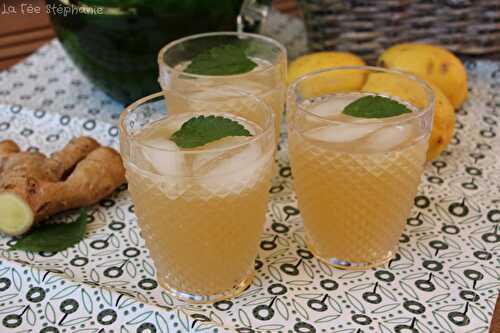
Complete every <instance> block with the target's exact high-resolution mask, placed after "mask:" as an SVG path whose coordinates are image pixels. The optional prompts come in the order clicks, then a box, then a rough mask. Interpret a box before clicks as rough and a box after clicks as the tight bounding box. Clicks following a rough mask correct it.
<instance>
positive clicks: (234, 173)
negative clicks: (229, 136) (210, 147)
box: [193, 137, 269, 193]
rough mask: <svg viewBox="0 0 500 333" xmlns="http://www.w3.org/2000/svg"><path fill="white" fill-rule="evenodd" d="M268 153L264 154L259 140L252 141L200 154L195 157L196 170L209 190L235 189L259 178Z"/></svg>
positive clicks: (227, 190) (224, 191)
mask: <svg viewBox="0 0 500 333" xmlns="http://www.w3.org/2000/svg"><path fill="white" fill-rule="evenodd" d="M241 138H242V137H238V139H240V140H241ZM247 140H248V139H247ZM243 142H244V141H243ZM228 145H229V143H228ZM233 145H234V143H233ZM267 155H269V154H267ZM267 155H266V156H265V155H264V154H263V152H262V149H261V146H260V144H258V143H256V142H252V143H249V144H247V145H244V146H243V147H241V148H235V149H231V150H230V151H223V152H214V153H210V154H209V155H205V156H203V157H201V156H200V157H197V158H196V160H195V161H193V168H196V171H194V174H195V176H197V177H199V183H200V185H201V186H202V187H203V188H205V189H206V190H208V191H210V192H218V193H234V192H235V191H239V190H240V189H243V188H242V187H243V186H244V187H245V188H248V187H251V186H252V183H254V182H256V181H257V180H258V179H259V177H260V172H259V171H260V168H262V167H263V165H264V163H265V162H266V161H267V158H268V156H267ZM266 157H267V158H266ZM194 170H195V169H194ZM242 184H244V185H242Z"/></svg>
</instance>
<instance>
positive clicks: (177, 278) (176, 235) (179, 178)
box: [120, 90, 276, 302]
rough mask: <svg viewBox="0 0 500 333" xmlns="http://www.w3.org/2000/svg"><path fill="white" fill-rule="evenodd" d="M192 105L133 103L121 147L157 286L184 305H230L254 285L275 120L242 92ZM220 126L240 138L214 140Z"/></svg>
mask: <svg viewBox="0 0 500 333" xmlns="http://www.w3.org/2000/svg"><path fill="white" fill-rule="evenodd" d="M194 96H196V94H193V95H189V96H185V95H181V94H177V93H175V92H162V93H157V94H154V95H150V96H148V97H145V98H143V99H141V100H138V101H137V102H135V103H133V104H132V105H130V106H129V107H127V108H126V110H125V112H123V113H122V115H121V118H120V145H121V153H122V156H123V159H124V162H125V167H126V170H127V180H128V182H129V190H130V193H131V196H132V199H133V202H134V204H135V210H136V214H137V216H138V219H139V225H140V227H141V231H142V236H143V237H144V239H145V241H146V245H147V247H148V248H149V250H150V254H151V257H152V258H153V261H154V262H155V265H156V269H157V277H158V280H159V282H160V284H161V285H162V286H163V287H164V288H166V289H167V290H168V291H169V292H170V293H171V294H173V295H174V296H176V297H177V298H180V299H182V300H186V301H191V302H213V301H217V300H220V299H223V298H227V297H232V296H235V295H237V294H238V293H239V292H240V291H242V290H243V289H244V288H246V287H247V286H248V285H249V283H250V282H251V280H252V277H253V272H254V259H255V256H256V254H257V248H258V243H259V238H260V234H261V231H262V228H263V225H264V221H265V212H266V208H267V197H268V189H269V186H270V178H271V170H272V161H273V154H274V149H275V146H276V142H275V138H274V113H273V112H272V110H271V109H270V108H269V106H268V105H267V104H266V103H264V102H263V101H262V100H261V99H259V98H257V97H254V96H251V95H249V94H247V93H245V92H239V91H238V92H237V91H235V90H232V91H231V94H226V96H225V99H203V100H196V99H195V98H194ZM165 99H167V102H166V101H165ZM173 107H178V108H179V109H177V110H171V108H173ZM200 119H201V120H202V121H201V122H200V121H199V120H200ZM214 119H215V120H219V121H221V122H217V123H214ZM221 119H222V120H221ZM193 120H195V121H194V122H193ZM196 122H197V123H196ZM195 123H196V124H195ZM227 123H230V125H231V126H232V127H235V126H236V127H237V128H238V130H240V131H244V132H245V133H246V134H245V135H244V136H243V135H240V134H241V133H240V134H237V135H236V134H234V133H233V134H231V133H230V134H231V135H228V136H225V137H223V138H220V137H219V138H214V135H218V134H220V133H221V132H224V131H227V130H228V129H227V128H226V127H227ZM188 124H190V125H189V126H188ZM200 124H201V125H200ZM214 124H215V125H214ZM196 126H198V127H196ZM214 129H215V131H214ZM179 133H182V135H179ZM210 137H212V139H211V140H212V141H210V142H208V143H203V141H204V140H205V141H206V140H207V138H210ZM174 138H175V139H174ZM176 140H177V141H176ZM179 140H180V141H179ZM193 140H194V141H193ZM200 140H201V142H200ZM196 144H197V145H198V146H196V147H195V145H196Z"/></svg>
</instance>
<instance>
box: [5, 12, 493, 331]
mask: <svg viewBox="0 0 500 333" xmlns="http://www.w3.org/2000/svg"><path fill="white" fill-rule="evenodd" d="M276 22H277V24H275V25H273V27H274V32H273V33H276V34H278V39H281V40H284V41H285V42H286V44H287V45H289V46H290V45H292V47H291V50H292V54H298V53H300V51H301V50H303V45H304V44H303V37H298V36H301V34H300V32H301V27H300V25H298V24H296V22H292V23H289V22H288V21H286V20H285V19H284V18H283V17H280V16H277V18H276ZM287 22H288V23H287ZM285 27H286V28H287V29H288V30H287V31H290V29H292V31H295V32H294V33H292V34H290V33H288V34H283V32H282V31H281V30H282V29H284V28H285ZM294 29H295V30H294ZM283 36H285V38H283ZM293 45H295V46H293ZM301 48H302V49H301ZM467 69H468V72H469V86H470V98H469V100H468V101H467V103H466V104H465V105H464V107H463V108H462V109H461V110H459V112H458V114H457V117H458V118H457V130H456V134H455V136H454V139H453V141H452V143H451V144H450V146H449V147H448V148H447V150H446V151H445V152H444V153H443V154H442V155H441V157H440V158H439V159H437V160H436V161H434V162H432V163H430V164H429V165H428V166H427V168H426V169H425V173H424V175H423V177H422V184H421V186H420V188H419V192H418V195H417V197H416V198H415V206H414V208H413V210H412V212H411V217H410V218H409V219H408V221H407V227H406V229H405V231H404V234H403V235H402V236H401V239H400V248H399V251H398V254H397V256H396V257H395V258H394V259H393V260H392V261H391V262H390V264H389V265H386V266H385V267H379V268H376V269H371V270H367V271H353V272H349V271H340V270H334V269H332V268H330V267H329V266H327V265H325V264H323V263H322V262H321V261H318V260H317V259H316V258H315V257H314V256H313V255H312V254H311V253H310V252H309V251H308V250H307V248H306V245H305V243H304V233H303V227H302V220H301V217H300V215H299V211H298V209H297V204H296V200H295V195H294V193H293V191H292V183H291V173H290V167H289V163H288V160H287V157H286V144H284V145H282V147H283V148H284V149H282V150H281V151H280V152H279V156H278V170H279V175H278V176H277V177H275V179H274V180H273V187H272V189H271V200H270V203H269V209H268V212H267V216H268V219H267V224H266V226H265V230H264V232H263V234H262V242H261V248H260V250H259V256H258V259H257V260H256V263H255V266H256V271H257V274H256V277H255V280H254V282H253V284H252V286H251V287H250V288H249V289H248V290H246V291H245V292H244V293H243V294H242V295H241V296H239V297H237V298H234V299H231V300H227V301H222V302H218V303H216V304H213V305H188V304H184V303H182V302H179V301H176V300H174V299H172V298H171V297H170V296H169V295H168V294H166V293H165V292H164V291H163V290H162V289H161V288H160V287H159V286H158V284H157V282H156V280H155V268H154V264H153V262H152V261H151V259H150V257H149V255H148V251H147V249H146V248H145V246H144V241H143V240H142V238H141V236H140V230H139V228H138V226H137V221H136V217H135V215H134V214H133V205H132V202H131V200H130V197H129V195H128V192H127V191H126V187H122V188H121V189H119V190H118V191H117V192H116V193H115V194H114V195H113V197H112V198H110V199H107V200H104V201H103V202H101V203H100V205H97V206H95V207H92V209H91V212H92V217H91V218H90V220H91V221H90V222H91V223H90V224H89V225H88V233H87V236H86V238H85V239H84V240H83V241H82V242H80V243H79V244H78V245H77V246H74V247H72V248H69V249H67V250H65V251H62V252H59V253H47V252H42V253H28V252H22V251H13V252H10V251H6V249H7V248H8V246H9V244H12V242H13V240H12V239H11V238H9V237H4V236H0V332H42V333H52V332H74V333H77V332H80V333H83V332H85V333H94V332H95V333H97V332H103V333H104V332H106V333H111V332H113V333H126V332H143V333H145V332H148V333H151V332H162V333H166V332H189V331H191V332H200V331H210V332H212V331H214V332H216V331H219V332H222V331H234V330H236V331H238V332H267V331H269V332H304V333H307V332H346V333H347V332H351V333H358V332H382V333H389V332H397V333H403V332H422V333H431V332H446V333H455V332H476V333H479V332H487V331H488V324H489V322H490V320H491V317H492V313H493V309H494V307H495V301H496V298H497V294H498V290H499V288H500V256H499V252H500V228H498V225H499V223H500V139H499V136H500V131H499V125H498V124H499V122H500V115H499V112H498V110H500V94H499V87H500V64H499V63H494V62H479V61H477V62H474V61H469V62H467ZM121 109H122V107H121V105H119V104H117V103H115V102H113V101H112V100H110V99H109V98H107V97H106V96H105V95H103V94H102V93H101V92H99V91H97V90H96V89H95V88H94V87H92V85H91V84H90V83H89V82H88V81H87V80H86V79H85V78H84V77H83V76H82V75H81V74H80V72H79V71H78V70H77V69H75V67H74V66H73V64H72V63H71V61H70V60H69V59H68V57H67V56H66V55H65V53H64V51H63V50H62V48H61V45H60V44H59V43H58V42H57V41H53V42H51V43H49V44H48V45H46V46H44V47H43V48H41V49H40V50H39V51H38V52H37V53H36V54H35V55H33V56H31V57H30V58H28V59H27V60H26V61H24V62H23V63H21V64H19V65H17V66H15V67H13V68H11V69H10V70H8V71H5V72H2V73H0V139H4V138H11V139H14V140H16V141H17V142H19V143H20V144H21V145H22V146H23V147H25V148H28V147H36V148H38V149H40V150H41V151H44V152H50V151H53V150H55V149H57V148H60V147H61V146H62V145H64V143H66V142H67V141H68V140H69V139H70V138H71V137H73V136H76V135H79V134H86V135H91V136H94V137H95V138H97V139H98V140H99V141H101V142H102V143H104V144H111V145H114V146H116V145H117V127H116V125H115V124H116V119H117V116H118V114H119V112H120V111H121ZM69 218H74V216H71V217H66V219H69Z"/></svg>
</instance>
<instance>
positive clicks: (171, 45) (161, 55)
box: [158, 31, 287, 79]
mask: <svg viewBox="0 0 500 333" xmlns="http://www.w3.org/2000/svg"><path fill="white" fill-rule="evenodd" d="M216 36H235V37H238V36H244V37H248V38H253V39H257V40H260V41H262V42H264V43H268V44H272V45H274V46H275V47H277V48H278V49H279V50H280V53H282V54H283V56H284V58H285V59H286V57H287V52H286V48H285V46H283V44H281V43H280V42H278V41H277V40H275V39H272V38H270V37H267V36H264V35H259V34H253V33H249V32H238V31H216V32H205V33H201V34H195V35H190V36H187V37H182V38H179V39H176V40H174V41H172V42H170V43H168V44H167V45H165V46H164V47H162V48H161V49H160V51H159V52H158V65H159V66H160V67H162V66H165V67H166V68H167V69H168V70H169V71H170V72H172V73H176V74H177V75H183V76H186V77H191V78H205V79H206V78H210V79H214V78H215V79H216V78H226V77H239V76H245V75H248V73H250V72H246V73H241V74H231V75H202V74H193V73H186V72H184V71H179V70H177V69H175V68H173V67H172V66H170V65H169V64H167V63H166V62H165V61H164V60H163V59H164V55H165V53H166V52H167V51H168V50H170V49H172V48H174V47H176V46H178V45H180V44H182V43H184V42H187V41H191V40H194V39H201V38H207V37H216ZM273 67H275V65H271V66H266V67H264V68H262V69H258V70H252V71H251V73H252V74H255V73H261V72H265V71H268V70H271V69H272V68H273Z"/></svg>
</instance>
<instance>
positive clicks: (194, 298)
mask: <svg viewBox="0 0 500 333" xmlns="http://www.w3.org/2000/svg"><path fill="white" fill-rule="evenodd" d="M254 275H255V274H254V272H253V271H252V273H251V274H249V275H248V276H247V277H245V278H244V279H243V280H242V281H241V282H240V283H238V284H237V285H235V286H234V287H233V288H232V289H229V290H226V291H224V292H221V293H218V294H213V295H198V294H193V293H189V292H186V291H181V290H177V289H175V288H173V287H171V286H170V285H168V284H167V283H165V282H163V281H161V280H160V279H158V282H159V284H160V286H161V287H162V288H164V289H165V290H166V291H167V292H168V293H169V294H170V295H171V296H173V297H175V298H177V299H178V300H181V301H183V302H187V303H195V304H200V303H201V304H203V303H214V302H218V301H221V300H224V299H227V298H232V297H236V296H238V295H239V294H241V293H242V292H243V291H244V290H246V289H247V287H248V286H249V285H250V284H251V283H252V280H253V278H254Z"/></svg>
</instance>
